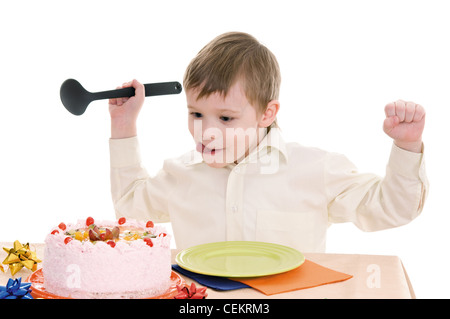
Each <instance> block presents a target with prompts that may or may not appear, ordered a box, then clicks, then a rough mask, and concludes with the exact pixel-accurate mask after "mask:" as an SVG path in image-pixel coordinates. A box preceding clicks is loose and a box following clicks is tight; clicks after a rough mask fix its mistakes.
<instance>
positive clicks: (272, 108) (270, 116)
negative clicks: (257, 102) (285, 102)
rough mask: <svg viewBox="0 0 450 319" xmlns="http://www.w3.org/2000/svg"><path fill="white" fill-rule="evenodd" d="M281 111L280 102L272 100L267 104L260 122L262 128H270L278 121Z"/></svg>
mask: <svg viewBox="0 0 450 319" xmlns="http://www.w3.org/2000/svg"><path fill="white" fill-rule="evenodd" d="M279 109H280V102H279V101H278V100H272V101H270V102H269V104H267V107H266V110H265V111H264V113H263V114H262V117H261V119H260V120H259V126H260V127H269V126H270V125H271V124H272V123H273V122H274V121H275V119H276V117H277V113H278V110H279Z"/></svg>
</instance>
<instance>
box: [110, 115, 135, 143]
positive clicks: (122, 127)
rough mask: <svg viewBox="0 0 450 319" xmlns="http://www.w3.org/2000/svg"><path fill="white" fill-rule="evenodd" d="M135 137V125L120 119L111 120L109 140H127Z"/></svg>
mask: <svg viewBox="0 0 450 319" xmlns="http://www.w3.org/2000/svg"><path fill="white" fill-rule="evenodd" d="M136 135H137V128H136V123H135V122H134V123H129V122H126V121H123V120H121V119H119V120H114V119H111V138H112V139H119V138H128V137H133V136H136Z"/></svg>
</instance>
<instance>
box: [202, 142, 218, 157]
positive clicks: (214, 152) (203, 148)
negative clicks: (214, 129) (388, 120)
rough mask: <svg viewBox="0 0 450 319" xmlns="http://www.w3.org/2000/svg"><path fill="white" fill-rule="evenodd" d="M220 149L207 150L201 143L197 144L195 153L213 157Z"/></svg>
mask: <svg viewBox="0 0 450 319" xmlns="http://www.w3.org/2000/svg"><path fill="white" fill-rule="evenodd" d="M221 150H222V149H221V148H220V149H219V148H208V147H206V146H205V145H203V144H202V143H198V144H197V151H198V152H200V153H202V154H209V155H214V154H216V152H218V151H221Z"/></svg>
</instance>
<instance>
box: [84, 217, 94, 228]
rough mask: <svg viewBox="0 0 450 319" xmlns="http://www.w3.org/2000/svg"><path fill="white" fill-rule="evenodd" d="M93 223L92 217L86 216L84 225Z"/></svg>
mask: <svg viewBox="0 0 450 319" xmlns="http://www.w3.org/2000/svg"><path fill="white" fill-rule="evenodd" d="M93 223H94V218H92V217H88V218H86V226H90V225H92V224H93Z"/></svg>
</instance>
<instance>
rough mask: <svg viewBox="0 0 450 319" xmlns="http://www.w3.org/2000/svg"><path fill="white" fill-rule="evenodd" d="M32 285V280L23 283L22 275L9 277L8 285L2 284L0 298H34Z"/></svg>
mask: <svg viewBox="0 0 450 319" xmlns="http://www.w3.org/2000/svg"><path fill="white" fill-rule="evenodd" d="M30 287H31V282H26V283H22V277H21V278H19V279H15V280H13V279H11V278H9V280H8V283H7V284H6V287H3V286H0V299H33V297H32V296H31V294H30V292H31V289H30Z"/></svg>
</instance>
